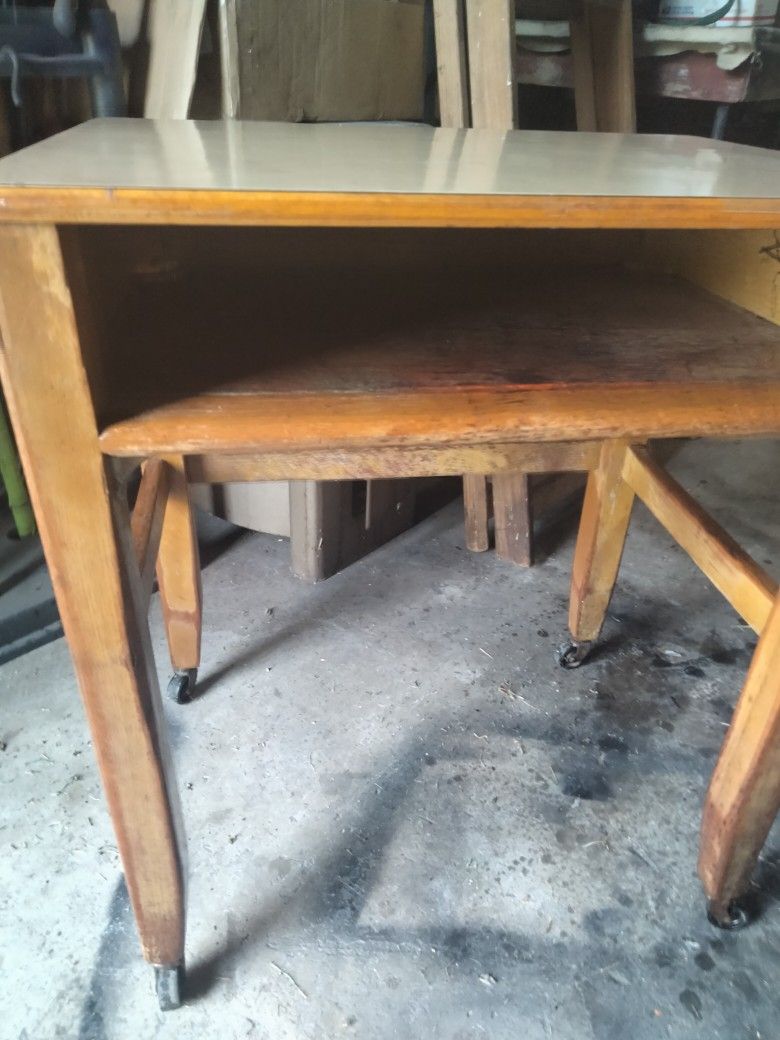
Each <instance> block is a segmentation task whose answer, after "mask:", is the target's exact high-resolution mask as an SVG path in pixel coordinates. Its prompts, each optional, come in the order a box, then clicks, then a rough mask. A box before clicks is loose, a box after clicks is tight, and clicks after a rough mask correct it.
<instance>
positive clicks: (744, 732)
mask: <svg viewBox="0 0 780 1040" xmlns="http://www.w3.org/2000/svg"><path fill="white" fill-rule="evenodd" d="M778 810H780V596H778V598H777V600H776V601H775V605H774V607H773V609H772V613H771V614H770V616H769V620H768V621H767V623H766V625H765V627H764V629H763V631H762V633H761V638H760V639H759V643H758V646H757V647H756V651H755V653H754V655H753V660H752V662H751V664H750V669H749V670H748V674H747V679H746V680H745V685H744V688H743V690H742V694H741V695H740V698H739V700H738V702H737V707H736V710H735V712H734V717H733V719H732V721H731V726H730V727H729V731H728V734H727V735H726V740H725V741H724V744H723V748H722V750H721V753H720V757H719V758H718V764H717V766H716V767H715V772H714V773H713V776H712V780H711V781H710V786H709V790H708V792H707V798H706V800H705V803H704V817H703V820H702V829H701V846H700V852H699V876H700V878H701V880H702V883H703V885H704V890H705V892H706V894H707V898H708V899H709V912H710V919H711V920H712V921H713V923H715V924H718V925H719V926H720V927H725V928H733V927H739V925H740V924H742V923H744V920H745V918H744V914H743V913H742V912H741V910H740V908H739V907H737V906H736V905H735V903H736V901H737V900H738V899H739V898H740V896H742V895H743V894H744V892H745V889H746V888H747V885H748V883H749V881H750V875H751V873H752V871H753V868H754V867H755V865H756V860H757V859H758V854H759V853H760V851H761V847H762V845H763V844H764V841H765V840H766V837H767V834H768V833H769V829H770V828H771V826H772V823H773V822H774V819H775V817H776V815H777V813H778Z"/></svg>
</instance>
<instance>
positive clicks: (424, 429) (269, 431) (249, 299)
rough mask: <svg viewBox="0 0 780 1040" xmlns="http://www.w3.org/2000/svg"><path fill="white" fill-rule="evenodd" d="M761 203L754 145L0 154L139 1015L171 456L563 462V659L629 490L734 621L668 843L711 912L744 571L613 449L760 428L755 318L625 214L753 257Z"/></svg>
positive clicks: (34, 396)
mask: <svg viewBox="0 0 780 1040" xmlns="http://www.w3.org/2000/svg"><path fill="white" fill-rule="evenodd" d="M121 225H126V226H124V227H123V226H121ZM777 226H780V156H778V155H777V154H773V153H770V152H764V151H762V150H758V149H750V148H741V147H738V146H735V145H730V144H723V143H717V142H712V141H704V140H697V139H692V138H674V137H637V136H621V135H603V136H601V135H596V134H578V135H567V134H555V133H524V132H508V133H493V132H489V131H451V130H433V129H427V128H422V127H414V128H397V127H371V128H369V127H358V126H283V125H278V124H268V125H264V124H239V123H204V124H197V123H187V122H170V123H164V122H160V123H154V122H140V121H139V122H134V121H124V120H114V121H95V122H93V123H90V124H87V125H85V126H82V127H79V128H77V129H75V130H72V131H69V132H68V133H66V134H63V135H61V136H60V137H57V138H54V139H51V140H49V141H46V142H44V143H42V144H40V145H36V146H34V147H33V148H31V149H28V150H27V151H24V152H21V153H18V154H16V155H13V156H10V157H8V158H6V159H4V160H2V162H0V322H1V324H2V333H3V340H4V347H3V350H2V353H1V355H0V356H1V357H2V378H3V385H4V388H5V391H6V393H7V396H8V400H9V405H10V410H11V414H12V420H13V424H14V428H15V431H16V436H17V439H18V442H19V447H20V452H21V455H22V458H23V462H24V466H25V471H26V474H27V479H28V482H29V485H30V489H31V494H32V497H33V501H34V505H35V510H36V515H37V518H38V523H39V526H40V530H41V536H42V539H43V543H44V548H45V550H46V555H47V559H48V562H49V566H50V569H51V572H52V578H53V581H54V585H55V590H56V594H57V600H58V604H59V607H60V611H61V614H62V619H63V624H64V627H65V631H66V634H67V638H68V641H69V643H70V647H71V650H72V653H73V657H74V661H75V665H76V671H77V673H78V678H79V683H80V687H81V691H82V694H83V698H84V702H85V706H86V710H87V715H88V719H89V723H90V727H91V730H92V735H93V740H94V744H95V750H96V754H97V757H98V762H99V766H100V770H101V774H102V778H103V783H104V786H105V790H106V796H107V799H108V803H109V808H110V811H111V815H112V818H113V822H114V825H115V829H116V833H117V841H118V845H119V849H120V852H121V856H122V860H123V865H124V869H125V874H126V878H127V884H128V889H129V891H130V896H131V899H132V903H133V909H134V912H135V916H136V921H137V924H138V930H139V933H140V936H141V943H142V947H143V951H144V955H145V956H146V958H147V960H149V961H150V962H151V963H152V964H154V965H156V966H157V980H158V992H159V994H160V998H161V1002H162V1004H163V1005H164V1006H174V1005H175V1004H176V1003H177V1002H178V999H179V996H178V989H177V986H178V982H179V980H180V977H181V965H182V964H183V954H184V868H183V860H184V853H183V849H184V843H183V837H182V832H181V827H180V823H179V820H178V810H177V797H176V790H175V784H174V782H173V779H172V774H171V772H170V765H169V760H168V751H167V741H166V737H165V732H164V726H163V722H162V716H161V711H160V697H159V690H158V686H157V680H156V675H155V669H154V665H153V661H152V655H151V649H150V641H149V633H148V627H147V621H146V608H147V606H148V601H149V595H150V591H151V586H152V580H153V573H154V563H155V559H156V558H157V556H158V550H159V560H158V574H159V577H160V586H161V595H162V598H163V604H164V608H165V613H166V624H167V629H168V636H169V642H170V644H171V648H172V652H173V657H174V663H175V664H176V665H177V667H191V666H192V665H187V664H186V661H185V658H187V655H191V656H190V657H189V658H187V659H188V660H190V661H192V662H194V664H195V665H196V664H197V655H198V652H199V642H200V596H199V589H198V571H197V546H196V544H195V541H194V537H193V533H192V523H191V517H190V514H189V509H188V499H187V480H188V479H201V480H227V479H230V480H234V479H250V480H254V479H264V478H271V479H273V478H293V479H295V478H306V479H340V478H348V477H372V476H395V475H401V474H404V475H422V474H425V475H436V474H445V473H456V474H464V473H465V474H468V473H507V472H514V471H526V472H534V471H540V470H554V469H560V470H586V471H588V472H589V481H588V490H587V494H586V500H585V506H584V510H583V518H582V524H581V528H580V534H579V538H578V544H577V550H576V554H575V562H574V574H573V584H572V606H571V612H570V618H569V621H570V627H571V632H572V637H573V640H574V642H573V643H572V645H571V647H569V649H568V650H567V652H566V653H565V654H564V655H563V663H564V664H567V665H572V664H575V665H576V664H578V663H580V661H581V660H582V659H583V657H584V656H585V653H586V652H587V649H588V646H589V645H590V643H591V642H592V641H593V640H594V639H596V638H597V636H598V632H599V630H600V627H601V622H602V620H603V617H604V613H605V611H606V608H607V604H608V602H609V597H610V594H611V591H612V587H613V584H614V581H615V577H616V574H617V570H618V565H619V561H620V554H621V551H622V545H623V539H624V537H625V532H626V529H627V526H628V521H629V516H630V510H631V504H632V501H633V498H634V495H639V497H641V498H642V499H643V500H644V501H645V502H646V503H647V505H648V506H649V507H650V509H651V510H652V511H653V512H654V513H655V515H656V516H657V517H658V518H659V519H660V520H661V522H662V523H664V524H665V525H666V526H667V527H668V529H669V530H670V532H671V533H672V534H673V535H674V537H675V538H677V539H678V541H680V543H681V544H682V545H683V546H684V547H685V548H686V549H687V550H688V551H689V552H690V553H691V555H692V556H693V558H694V560H695V561H696V562H697V564H698V565H699V566H700V567H701V568H702V570H704V572H705V573H706V574H707V575H708V576H709V577H710V578H711V579H712V580H713V582H714V583H715V584H716V586H717V587H718V588H719V589H720V590H721V591H722V592H723V593H724V594H725V595H726V596H727V597H728V598H729V599H730V600H731V602H732V603H733V604H734V606H735V607H736V609H737V610H738V611H739V612H740V613H741V614H742V615H743V616H744V617H745V618H746V620H747V621H748V622H749V623H750V624H751V625H752V626H753V627H754V628H755V629H756V631H757V632H760V633H761V638H760V641H759V644H758V649H757V650H756V654H755V657H754V661H753V664H752V665H751V670H750V673H749V676H748V679H747V683H746V687H745V690H744V692H743V695H742V697H741V699H740V702H739V706H738V708H737V712H736V714H735V717H734V722H733V724H732V727H731V729H730V731H729V736H728V738H727V741H726V744H725V747H724V750H723V752H722V755H721V759H720V762H719V765H718V767H717V769H716V773H715V776H714V778H713V782H712V785H711V788H710V792H709V795H708V799H707V804H706V806H705V823H704V830H703V838H702V851H701V859H700V873H701V876H702V879H703V882H704V886H705V889H706V892H707V895H708V897H709V899H710V908H711V913H712V915H713V917H714V918H715V919H716V920H717V922H718V923H720V924H722V925H731V924H734V923H740V922H741V920H742V917H741V915H740V913H739V911H738V909H737V908H736V907H735V906H734V900H735V898H737V897H738V896H739V895H740V894H741V892H742V891H743V889H744V887H745V885H746V884H747V880H748V878H749V876H750V872H751V869H752V867H753V864H754V862H755V858H756V856H757V854H758V851H759V850H760V847H761V844H762V843H763V840H764V838H765V836H766V833H767V831H768V828H769V826H770V824H771V821H772V818H773V816H774V813H775V812H776V810H777V807H778V804H780V685H779V684H780V680H778V676H779V675H780V600H778V595H777V584H776V583H775V582H774V581H773V580H772V579H771V578H770V577H769V576H768V575H766V574H765V573H764V572H763V571H762V570H761V569H760V568H759V567H758V566H757V565H756V564H755V563H754V562H753V561H751V560H750V559H749V558H748V557H746V556H745V554H744V553H742V552H741V550H740V549H739V547H738V546H736V545H735V544H734V543H733V542H732V541H731V540H730V539H729V538H728V536H727V535H726V534H725V532H723V531H721V530H720V529H719V528H718V527H717V525H716V524H715V523H714V522H713V521H711V520H710V519H709V518H708V517H706V515H705V514H703V513H702V512H701V510H699V509H698V507H697V506H696V505H695V503H693V502H692V500H690V499H689V497H688V496H687V495H686V493H685V492H684V491H683V490H682V489H681V488H679V487H678V486H677V485H676V484H675V483H674V482H673V481H672V480H671V478H669V477H668V475H667V474H665V473H664V472H663V470H662V469H661V468H660V467H659V466H657V464H656V463H655V462H654V461H653V460H652V457H651V456H650V455H649V454H648V453H647V452H646V450H645V449H644V448H643V447H642V445H643V444H644V442H646V441H647V440H648V439H650V438H663V437H672V436H680V435H709V436H735V435H739V436H745V435H752V434H756V435H757V434H762V435H767V434H769V435H771V434H777V433H780V336H779V335H778V331H777V327H776V325H775V324H772V322H771V321H767V320H766V317H767V316H770V317H771V315H768V311H767V310H766V308H765V307H764V306H763V304H762V305H761V306H758V305H756V306H755V307H754V310H755V311H756V312H758V313H761V314H763V315H764V316H763V317H761V316H758V313H753V312H751V311H750V310H747V309H743V308H740V307H737V306H735V305H734V303H733V302H731V301H730V300H728V299H723V298H719V297H718V296H715V295H711V294H710V293H707V292H704V291H703V290H701V289H696V288H695V287H694V286H692V285H688V284H683V283H681V282H680V281H679V280H678V279H677V278H675V277H672V276H671V275H670V274H669V273H668V268H669V267H670V263H669V259H670V258H669V256H668V255H665V256H664V258H663V259H662V261H659V260H658V259H657V256H658V254H659V250H658V248H657V247H658V245H659V242H660V241H661V239H659V238H658V236H659V235H660V236H662V240H663V242H667V239H668V237H669V236H668V233H667V231H666V230H655V231H652V230H651V231H648V232H647V233H646V234H638V233H637V230H638V229H640V230H641V229H687V228H699V229H701V228H712V229H731V230H730V232H729V233H730V234H732V235H734V236H735V238H734V241H735V243H736V242H739V243H741V248H743V250H744V251H745V252H746V255H747V254H748V253H749V254H750V255H751V256H753V255H754V254H755V257H756V258H758V260H757V261H756V262H758V261H759V260H760V262H761V263H762V264H764V263H767V264H769V265H770V266H771V265H772V264H773V263H774V262H775V261H774V260H772V256H773V255H774V254H773V253H772V249H773V248H774V247H773V243H774V242H775V239H774V237H773V235H772V234H768V235H767V236H766V240H767V241H766V244H765V243H764V238H763V237H761V236H760V233H761V231H762V230H763V229H771V228H774V227H777ZM550 228H553V229H558V230H555V231H550V230H536V231H534V230H529V229H550ZM593 229H595V230H593ZM608 229H611V230H608ZM750 229H758V232H759V237H760V240H759V241H758V242H755V245H754V238H753V237H750V236H751V235H752V232H751V231H750ZM717 233H718V232H707V234H717ZM664 236H665V237H664ZM746 236H747V237H746ZM675 241H678V240H676V239H675ZM718 241H719V242H721V240H720V239H718ZM689 243H690V239H686V240H685V243H684V244H689ZM678 244H679V242H678ZM721 244H722V242H721ZM704 248H705V251H706V249H707V246H706V244H705V247H704ZM706 255H707V257H708V264H709V268H708V270H709V276H710V281H711V282H717V281H718V279H717V277H716V275H715V274H713V269H712V267H713V264H714V263H715V260H714V259H713V258H712V256H710V254H709V253H707V254H706ZM583 260H584V262H583ZM517 265H523V267H522V270H523V276H522V277H516V274H517ZM672 266H673V265H672ZM741 292H742V295H741V297H739V298H740V299H742V300H743V302H744V298H745V297H746V296H747V297H750V298H751V299H752V296H750V293H747V292H745V291H744V287H743V290H741ZM724 295H726V296H728V295H730V294H729V293H725V294H724ZM737 295H739V294H737ZM756 298H757V297H756ZM142 460H150V461H149V462H148V463H147V465H146V468H145V470H144V477H143V481H142V484H141V491H140V494H139V498H138V502H137V505H136V508H135V512H134V514H133V517H132V520H131V517H130V513H129V510H128V503H127V494H126V487H125V483H124V481H125V479H126V477H127V474H128V472H129V471H130V470H131V469H132V468H133V467H134V466H137V465H138V464H139V462H140V461H142ZM681 869H685V868H684V865H683V864H681Z"/></svg>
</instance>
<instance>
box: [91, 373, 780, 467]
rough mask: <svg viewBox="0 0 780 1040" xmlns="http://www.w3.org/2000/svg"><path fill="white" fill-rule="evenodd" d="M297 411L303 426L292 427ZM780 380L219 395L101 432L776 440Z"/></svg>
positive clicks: (164, 437) (188, 442)
mask: <svg viewBox="0 0 780 1040" xmlns="http://www.w3.org/2000/svg"><path fill="white" fill-rule="evenodd" d="M293 414H295V416H296V421H295V422H294V423H292V422H290V416H291V415H293ZM778 428H780V384H778V383H776V382H774V383H771V384H769V385H765V386H762V385H760V384H758V385H757V384H755V383H753V384H751V383H749V382H747V383H744V384H742V385H740V384H734V385H733V386H732V387H707V386H705V387H701V388H698V387H693V388H692V387H686V386H673V385H663V384H661V385H659V386H654V387H653V386H651V387H647V388H642V387H637V388H624V387H620V386H618V387H615V388H612V387H610V388H609V393H608V394H605V391H604V389H599V390H593V389H590V388H583V389H572V388H569V387H566V388H562V389H560V390H516V391H515V390H512V391H491V390H489V391H484V390H481V391H476V390H475V391H460V392H452V393H415V394H410V393H400V394H392V395H389V394H388V395H387V396H385V397H384V398H383V399H380V400H377V398H376V397H375V396H369V395H366V397H355V396H352V395H349V394H332V395H329V396H327V397H311V398H307V397H305V396H298V395H295V394H274V395H268V396H265V397H264V396H262V395H256V396H244V395H232V394H222V395H220V394H213V395H208V396H204V397H198V398H192V399H190V400H184V401H180V402H177V403H175V404H172V405H169V406H166V407H165V408H160V409H153V410H150V411H149V412H147V413H146V414H144V415H139V416H137V417H135V418H133V419H131V420H126V421H121V422H117V423H115V424H113V425H111V426H109V427H107V428H106V429H105V430H104V431H103V433H102V434H101V445H102V447H103V450H104V451H105V452H106V453H108V454H111V455H154V454H167V453H170V452H181V453H185V454H203V453H207V452H217V453H218V452H225V453H228V454H234V453H236V452H247V453H250V454H254V453H258V452H265V451H271V452H273V451H279V450H281V449H283V448H289V449H290V450H293V451H309V450H311V449H316V448H317V447H318V446H320V445H321V444H323V443H330V444H332V445H333V447H334V448H336V449H339V450H340V449H342V448H353V447H365V446H367V445H368V446H370V445H395V446H397V447H404V446H414V445H416V444H420V443H423V444H430V445H434V446H435V445H443V444H447V443H449V442H452V441H455V440H461V441H462V440H463V438H464V436H465V437H467V438H468V440H469V441H471V442H474V443H477V444H486V443H490V442H493V441H507V440H514V439H516V440H518V441H521V440H526V441H530V442H533V443H537V442H543V441H548V440H555V441H558V440H585V439H587V440H593V439H599V438H616V437H623V438H626V439H629V440H643V439H645V438H653V437H659V438H660V437H705V436H707V435H710V436H716V437H750V436H761V435H764V436H768V437H770V436H774V435H775V434H776V433H777V430H778Z"/></svg>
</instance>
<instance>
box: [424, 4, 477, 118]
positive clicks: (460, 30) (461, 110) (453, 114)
mask: <svg viewBox="0 0 780 1040" xmlns="http://www.w3.org/2000/svg"><path fill="white" fill-rule="evenodd" d="M433 25H434V31H435V34H436V72H437V78H438V86H439V117H440V119H441V125H442V126H451V127H467V126H469V125H470V122H471V110H470V105H469V76H468V66H467V63H466V21H465V12H464V9H463V0H433Z"/></svg>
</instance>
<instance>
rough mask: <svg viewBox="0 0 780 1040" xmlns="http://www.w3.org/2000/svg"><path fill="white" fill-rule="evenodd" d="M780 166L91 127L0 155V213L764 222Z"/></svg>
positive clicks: (646, 138)
mask: <svg viewBox="0 0 780 1040" xmlns="http://www.w3.org/2000/svg"><path fill="white" fill-rule="evenodd" d="M85 154H88V155H90V162H89V163H85V162H84V161H83V156H84V155H85ZM387 155H392V156H393V157H394V161H393V162H387V161H386V156H387ZM486 155H489V156H490V161H486ZM778 171H780V156H778V155H777V154H776V153H773V152H771V151H768V150H766V151H765V150H762V149H759V148H749V147H746V146H741V145H734V144H731V143H728V142H722V141H705V140H703V139H699V138H695V139H694V138H686V137H673V136H661V135H641V134H639V135H636V134H634V135H631V134H626V135H616V134H567V133H564V132H556V131H521V130H515V131H504V132H498V131H490V130H453V129H448V128H444V127H437V128H432V127H423V126H414V127H395V126H384V127H383V126H375V127H366V126H354V125H349V124H340V125H329V126H327V125H326V126H323V125H313V124H311V125H300V124H299V125H285V124H280V123H253V122H240V121H236V120H222V121H212V122H200V123H199V122H188V121H185V120H170V121H151V120H126V121H125V120H93V121H91V122H89V123H86V124H83V125H82V126H80V127H77V128H74V129H73V130H68V131H66V132H65V133H64V134H60V135H57V136H56V137H53V138H50V139H49V140H46V141H43V142H41V143H39V144H36V145H34V146H33V147H32V148H29V149H24V150H23V151H21V152H17V153H15V154H13V155H9V156H6V157H5V158H3V159H0V202H1V203H2V205H0V220H1V221H8V222H19V221H33V222H39V221H40V222H56V223H87V224H89V223H107V224H122V223H151V224H176V223H178V224H191V225H195V224H234V225H236V224H250V225H251V224H254V225H272V224H277V225H306V226H315V225H316V226H367V227H371V226H375V227H390V226H427V227H453V226H462V227H480V226H481V227H569V228H577V227H579V228H584V227H613V228H619V227H624V228H648V227H663V228H675V227H684V228H691V227H725V228H738V227H743V228H751V227H753V228H762V227H773V226H776V225H777V224H778V223H780V199H779V198H778V197H777V192H776V185H777V181H778Z"/></svg>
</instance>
